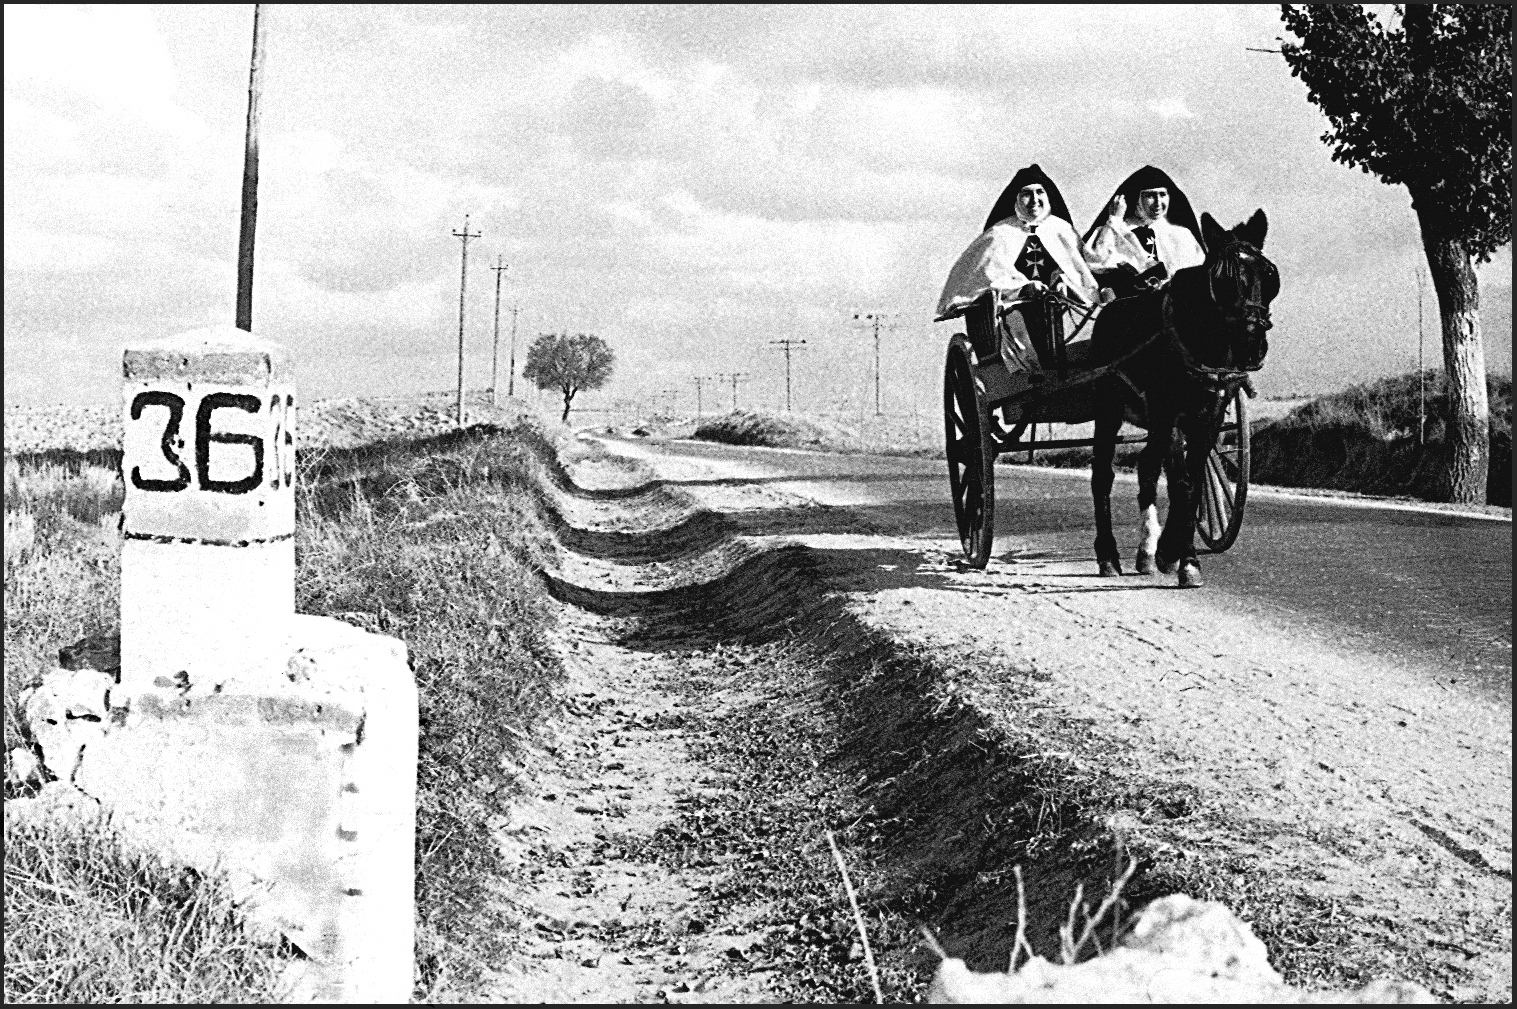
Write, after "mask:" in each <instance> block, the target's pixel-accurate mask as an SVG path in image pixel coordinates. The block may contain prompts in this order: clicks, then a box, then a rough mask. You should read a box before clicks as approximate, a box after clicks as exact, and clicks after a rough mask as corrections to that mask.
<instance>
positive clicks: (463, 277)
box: [453, 214, 480, 427]
mask: <svg viewBox="0 0 1517 1009" xmlns="http://www.w3.org/2000/svg"><path fill="white" fill-rule="evenodd" d="M479 235H480V233H479V232H477V231H476V232H474V233H472V234H471V233H470V232H469V215H468V214H465V215H464V230H462V231H455V232H453V237H454V238H461V239H463V246H464V254H463V265H462V266H460V267H459V272H458V426H459V427H463V426H464V291H466V290H467V289H468V285H469V239H471V238H478V237H479Z"/></svg>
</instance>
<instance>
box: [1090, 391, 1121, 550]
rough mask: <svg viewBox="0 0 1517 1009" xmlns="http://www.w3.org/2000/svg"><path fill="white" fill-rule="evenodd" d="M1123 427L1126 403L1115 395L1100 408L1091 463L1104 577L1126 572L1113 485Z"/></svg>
mask: <svg viewBox="0 0 1517 1009" xmlns="http://www.w3.org/2000/svg"><path fill="white" fill-rule="evenodd" d="M1121 427H1122V403H1121V400H1120V399H1118V398H1116V396H1115V395H1113V396H1111V397H1107V398H1106V400H1105V402H1103V403H1102V404H1101V405H1100V406H1099V407H1097V408H1096V440H1095V451H1094V459H1093V460H1092V462H1091V466H1090V493H1091V497H1093V498H1094V499H1095V504H1096V565H1097V567H1098V568H1099V569H1100V573H1101V576H1102V577H1103V578H1115V577H1116V576H1118V575H1120V574H1121V573H1122V556H1121V554H1120V553H1119V552H1118V550H1117V538H1116V536H1115V535H1113V534H1112V531H1111V485H1112V483H1113V482H1115V480H1116V478H1117V477H1116V473H1115V471H1114V470H1113V468H1112V461H1113V460H1114V459H1115V458H1116V455H1117V432H1118V430H1120V429H1121Z"/></svg>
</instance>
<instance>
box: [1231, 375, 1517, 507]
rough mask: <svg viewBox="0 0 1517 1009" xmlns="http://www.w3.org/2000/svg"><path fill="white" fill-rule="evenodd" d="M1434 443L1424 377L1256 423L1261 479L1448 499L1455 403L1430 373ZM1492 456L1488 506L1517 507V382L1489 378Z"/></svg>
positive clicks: (1359, 389)
mask: <svg viewBox="0 0 1517 1009" xmlns="http://www.w3.org/2000/svg"><path fill="white" fill-rule="evenodd" d="M1425 380H1426V383H1427V391H1428V398H1427V423H1426V441H1425V443H1424V444H1420V445H1419V444H1418V440H1417V428H1418V421H1417V411H1418V400H1419V393H1418V378H1417V374H1416V373H1415V372H1413V373H1412V374H1409V375H1398V376H1395V377H1393V378H1385V379H1381V380H1380V381H1378V382H1371V383H1368V384H1365V385H1356V386H1353V387H1351V388H1348V389H1345V390H1343V391H1342V392H1338V393H1333V394H1332V395H1329V396H1322V397H1319V398H1317V399H1314V400H1312V401H1311V402H1309V403H1305V404H1302V405H1301V406H1299V407H1297V408H1296V409H1295V410H1293V411H1291V413H1290V414H1289V415H1287V416H1286V417H1285V418H1283V419H1281V420H1279V421H1275V422H1273V423H1267V424H1259V425H1256V426H1255V428H1254V432H1253V479H1254V480H1256V481H1257V482H1259V483H1272V484H1279V485H1281V486H1286V487H1325V488H1329V489H1333V490H1346V491H1355V492H1358V493H1363V494H1388V495H1410V496H1412V497H1420V498H1424V499H1426V500H1432V501H1438V500H1446V498H1447V493H1446V491H1445V489H1444V488H1443V487H1442V485H1441V479H1442V473H1443V459H1444V452H1445V451H1446V448H1445V430H1446V426H1447V417H1448V399H1447V396H1446V395H1445V393H1444V388H1443V377H1442V374H1441V373H1440V372H1428V373H1427V375H1426V376H1425ZM1488 391H1489V396H1490V404H1491V420H1490V431H1491V458H1490V472H1489V480H1488V484H1487V491H1486V501H1487V503H1489V504H1493V505H1503V506H1506V507H1511V504H1512V380H1511V378H1510V376H1496V377H1491V378H1490V379H1488Z"/></svg>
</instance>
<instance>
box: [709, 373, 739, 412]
mask: <svg viewBox="0 0 1517 1009" xmlns="http://www.w3.org/2000/svg"><path fill="white" fill-rule="evenodd" d="M712 377H713V378H714V379H715V380H716V381H718V382H720V381H722V380H723V379H728V378H730V379H732V409H733V410H736V409H737V384H738V383H739V382H741V381H744V380H746V379H747V378H748V373H747V372H746V371H729V372H722V373H721V374H718V375H714V376H712Z"/></svg>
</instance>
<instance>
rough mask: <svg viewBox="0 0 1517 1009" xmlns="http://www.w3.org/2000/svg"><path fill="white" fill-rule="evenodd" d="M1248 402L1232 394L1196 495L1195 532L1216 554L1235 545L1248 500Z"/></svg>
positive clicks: (1239, 394) (1238, 392)
mask: <svg viewBox="0 0 1517 1009" xmlns="http://www.w3.org/2000/svg"><path fill="white" fill-rule="evenodd" d="M1248 438H1249V431H1248V400H1247V399H1246V398H1245V396H1244V393H1243V390H1242V389H1239V390H1238V391H1237V392H1236V393H1234V394H1233V398H1232V401H1231V402H1230V403H1228V405H1227V413H1225V414H1224V415H1223V417H1222V427H1221V429H1220V430H1219V431H1218V432H1217V444H1216V447H1214V448H1213V449H1212V450H1211V455H1209V456H1208V457H1207V459H1206V475H1205V477H1204V478H1203V479H1202V481H1201V487H1200V488H1199V490H1198V493H1197V495H1196V531H1197V532H1198V533H1200V534H1201V540H1202V542H1204V543H1205V544H1206V545H1207V547H1209V548H1210V549H1211V552H1212V553H1214V554H1220V553H1221V552H1222V551H1224V550H1226V549H1227V548H1228V547H1230V546H1232V545H1233V541H1234V540H1236V539H1237V538H1238V529H1239V528H1240V527H1241V526H1242V525H1243V504H1244V502H1245V501H1246V500H1247V498H1248Z"/></svg>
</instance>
